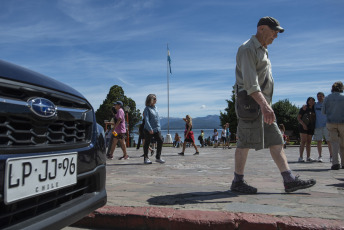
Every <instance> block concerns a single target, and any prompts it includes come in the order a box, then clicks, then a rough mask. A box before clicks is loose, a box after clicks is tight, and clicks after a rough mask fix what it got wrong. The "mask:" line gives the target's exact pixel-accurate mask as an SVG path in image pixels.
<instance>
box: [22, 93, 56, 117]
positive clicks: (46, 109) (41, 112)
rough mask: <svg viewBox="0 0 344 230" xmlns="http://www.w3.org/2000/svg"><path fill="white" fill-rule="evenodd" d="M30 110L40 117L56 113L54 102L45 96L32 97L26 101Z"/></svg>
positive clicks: (51, 115)
mask: <svg viewBox="0 0 344 230" xmlns="http://www.w3.org/2000/svg"><path fill="white" fill-rule="evenodd" d="M28 104H29V107H30V109H31V111H32V112H33V113H34V114H36V115H38V116H40V117H45V118H49V117H53V116H54V115H55V114H56V106H55V105H54V103H52V102H51V101H49V100H48V99H45V98H41V97H38V98H33V99H30V100H29V101H28Z"/></svg>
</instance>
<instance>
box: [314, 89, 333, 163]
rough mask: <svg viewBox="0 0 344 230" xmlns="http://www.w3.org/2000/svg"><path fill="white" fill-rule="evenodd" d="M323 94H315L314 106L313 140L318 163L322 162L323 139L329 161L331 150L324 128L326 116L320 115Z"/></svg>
mask: <svg viewBox="0 0 344 230" xmlns="http://www.w3.org/2000/svg"><path fill="white" fill-rule="evenodd" d="M324 98H325V94H324V93H323V92H319V93H318V94H317V99H318V102H316V103H315V105H314V110H315V115H316V118H315V130H314V137H313V138H314V140H316V141H317V148H318V154H319V157H318V162H323V159H322V142H323V139H324V138H325V140H326V141H327V145H328V150H329V152H330V161H331V160H332V148H331V142H330V139H329V135H328V130H327V128H326V115H325V114H322V112H321V108H322V107H323V102H324Z"/></svg>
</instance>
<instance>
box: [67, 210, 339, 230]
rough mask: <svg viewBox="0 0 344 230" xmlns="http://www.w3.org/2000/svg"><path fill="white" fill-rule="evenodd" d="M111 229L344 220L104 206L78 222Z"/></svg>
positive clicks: (243, 229)
mask: <svg viewBox="0 0 344 230" xmlns="http://www.w3.org/2000/svg"><path fill="white" fill-rule="evenodd" d="M74 225H75V226H78V227H87V228H108V229H166V230H172V229H178V230H183V229H197V230H203V229H204V230H205V229H216V230H222V229H223V230H225V229H226V230H252V229H254V230H260V229H262V230H320V229H322V230H323V229H326V230H340V229H343V230H344V221H341V220H328V219H319V218H300V217H289V216H271V215H266V214H252V213H233V212H226V211H200V210H178V209H173V208H163V207H111V206H104V207H102V208H100V209H97V210H96V211H94V212H93V213H91V214H90V215H88V216H87V217H85V218H83V219H82V220H80V221H78V222H77V223H75V224H74Z"/></svg>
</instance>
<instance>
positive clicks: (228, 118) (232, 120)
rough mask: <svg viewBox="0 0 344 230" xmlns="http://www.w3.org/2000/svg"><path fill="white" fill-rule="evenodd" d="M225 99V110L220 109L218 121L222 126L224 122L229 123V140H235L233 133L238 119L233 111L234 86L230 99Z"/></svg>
mask: <svg viewBox="0 0 344 230" xmlns="http://www.w3.org/2000/svg"><path fill="white" fill-rule="evenodd" d="M226 101H227V104H228V106H227V108H225V111H224V112H222V111H220V121H221V126H222V127H223V126H224V125H225V124H226V123H229V130H230V132H231V140H235V133H236V130H237V126H238V120H237V116H236V113H235V91H234V86H233V89H232V97H231V100H226Z"/></svg>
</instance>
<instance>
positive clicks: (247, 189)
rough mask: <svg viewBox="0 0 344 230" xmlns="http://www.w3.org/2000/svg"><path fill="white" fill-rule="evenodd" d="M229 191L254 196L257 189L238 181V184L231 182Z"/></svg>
mask: <svg viewBox="0 0 344 230" xmlns="http://www.w3.org/2000/svg"><path fill="white" fill-rule="evenodd" d="M231 191H232V192H240V193H245V194H256V193H257V189H256V188H255V187H252V186H250V185H248V184H247V183H246V181H244V180H242V181H238V182H234V181H233V182H232V185H231Z"/></svg>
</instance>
